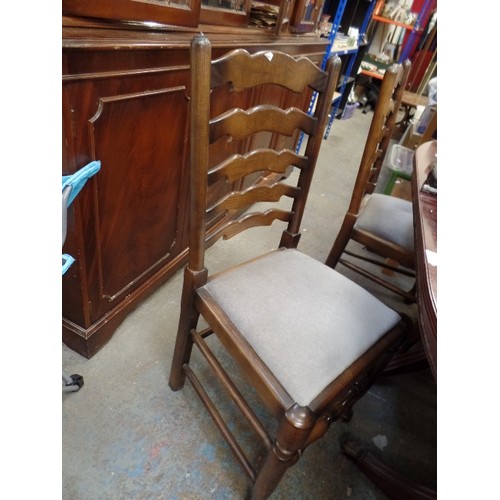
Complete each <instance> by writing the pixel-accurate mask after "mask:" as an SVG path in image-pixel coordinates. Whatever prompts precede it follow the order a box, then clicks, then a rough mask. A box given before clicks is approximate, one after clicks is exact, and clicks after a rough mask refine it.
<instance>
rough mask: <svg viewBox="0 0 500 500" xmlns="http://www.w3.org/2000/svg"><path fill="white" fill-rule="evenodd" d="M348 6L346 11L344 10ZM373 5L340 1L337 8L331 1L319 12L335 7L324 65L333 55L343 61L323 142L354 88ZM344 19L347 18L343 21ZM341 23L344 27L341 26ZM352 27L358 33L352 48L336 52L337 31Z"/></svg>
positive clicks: (358, 0) (371, 0)
mask: <svg viewBox="0 0 500 500" xmlns="http://www.w3.org/2000/svg"><path fill="white" fill-rule="evenodd" d="M348 4H349V8H348V9H346V7H347V6H348ZM375 4H376V1H375V0H340V1H338V2H337V4H336V2H335V0H332V1H331V2H326V3H325V8H324V10H323V12H324V13H328V10H329V9H332V8H335V7H336V8H335V14H334V17H333V21H332V29H331V31H330V35H329V37H328V38H329V44H328V47H327V51H326V54H325V63H326V60H327V59H328V57H330V56H331V55H332V54H337V55H339V56H340V57H341V58H342V59H343V61H342V66H343V68H342V76H341V78H340V84H339V88H338V92H339V94H340V97H339V98H338V99H336V100H335V101H334V102H333V103H332V111H331V114H330V119H329V120H328V125H327V127H326V130H325V135H324V138H325V139H327V138H328V136H329V135H330V129H331V127H332V124H333V121H334V120H335V118H340V117H341V116H342V113H343V112H344V107H345V105H346V103H347V99H348V97H349V93H350V91H351V88H352V85H353V84H354V81H355V78H356V74H357V72H358V68H359V65H360V64H361V60H362V55H363V53H364V49H365V47H366V45H367V44H366V42H365V35H366V30H367V28H368V24H369V22H370V20H371V18H372V13H373V9H374V7H375ZM346 16H348V17H347V18H346ZM343 20H344V21H343ZM346 21H347V25H346ZM343 22H344V25H342V23H343ZM354 23H356V24H354ZM353 26H354V27H356V28H358V30H359V34H358V39H357V41H356V44H355V45H354V46H353V47H349V48H339V47H338V46H336V44H335V39H336V38H337V35H338V33H339V29H340V28H341V27H342V28H343V29H344V31H347V29H348V28H350V27H353ZM360 51H361V52H360Z"/></svg>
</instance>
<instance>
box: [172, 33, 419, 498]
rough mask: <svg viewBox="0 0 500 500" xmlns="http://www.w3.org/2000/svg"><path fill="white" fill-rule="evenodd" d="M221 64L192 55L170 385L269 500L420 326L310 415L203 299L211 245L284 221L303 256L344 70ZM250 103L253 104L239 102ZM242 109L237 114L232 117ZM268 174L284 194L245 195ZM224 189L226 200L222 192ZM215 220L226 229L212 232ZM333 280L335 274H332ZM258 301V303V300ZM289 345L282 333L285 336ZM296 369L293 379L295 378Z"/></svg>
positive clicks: (341, 379) (362, 362)
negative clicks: (228, 365) (198, 410)
mask: <svg viewBox="0 0 500 500" xmlns="http://www.w3.org/2000/svg"><path fill="white" fill-rule="evenodd" d="M212 59H213V57H212V55H211V44H210V42H209V41H208V39H207V38H205V37H204V36H203V35H199V36H196V37H195V38H194V39H193V43H192V48H191V68H192V71H191V78H192V81H191V85H190V92H191V93H190V102H191V108H190V113H191V118H190V122H191V124H190V134H191V140H190V165H191V176H190V190H189V191H190V209H189V213H190V216H189V217H190V221H189V227H190V231H189V257H188V263H187V266H186V268H185V272H184V284H183V290H182V297H181V314H180V318H179V328H178V333H177V339H176V344H175V350H174V355H173V359H172V367H171V372H170V377H169V385H170V387H171V388H172V389H173V390H180V389H181V388H182V387H183V386H184V383H185V380H186V378H188V380H189V381H190V382H191V383H192V385H193V387H194V388H195V391H196V393H197V394H198V395H199V397H200V398H201V400H202V402H203V404H204V405H205V407H206V409H207V411H208V412H209V414H210V415H211V416H212V418H213V419H214V422H215V424H216V425H217V427H218V429H219V430H220V431H221V433H222V435H223V437H224V438H225V439H226V441H227V442H228V444H229V446H230V448H231V450H232V451H233V452H234V454H235V457H236V458H237V459H238V461H239V462H240V464H241V466H242V468H243V470H244V471H245V472H246V473H247V475H248V476H249V478H250V480H251V481H252V482H253V483H254V486H253V490H252V496H251V497H252V498H253V499H264V498H268V497H269V496H270V495H271V494H272V492H273V491H274V489H275V488H276V486H277V485H278V484H279V481H280V480H281V478H282V476H283V474H284V473H285V472H286V470H287V469H288V468H289V467H290V466H291V465H293V464H294V463H295V462H296V461H297V460H298V459H299V457H300V455H301V453H302V451H303V450H304V449H305V448H306V447H307V446H308V445H309V444H311V443H313V442H314V441H316V440H317V439H320V438H321V437H322V436H323V435H324V433H325V432H326V431H327V429H328V427H329V425H330V423H331V422H332V421H334V420H338V419H344V420H348V419H349V418H350V417H351V413H352V405H353V404H354V403H355V401H357V400H358V399H359V398H360V397H361V396H362V395H363V394H364V393H365V392H366V390H367V389H368V387H370V385H371V384H372V382H373V380H374V378H375V377H376V376H377V374H378V373H380V371H381V370H382V369H383V366H384V364H385V363H387V361H388V360H389V358H390V357H391V356H392V354H393V353H394V352H395V350H397V349H398V348H399V347H400V345H401V343H402V342H403V341H404V340H405V336H406V334H407V333H408V331H409V329H410V328H411V324H410V323H409V321H406V320H402V321H401V322H400V323H399V324H397V325H396V326H395V327H394V328H392V329H391V330H390V331H388V332H387V333H386V334H385V335H383V336H382V337H381V338H380V340H378V341H377V342H374V344H373V345H372V346H371V347H369V348H368V350H367V351H366V352H365V353H364V354H363V355H361V357H360V358H358V359H357V360H355V361H354V362H353V363H352V364H351V365H350V366H349V368H347V369H346V370H345V371H344V372H342V373H341V374H340V375H339V376H337V377H336V378H335V379H334V380H332V381H331V382H330V383H329V384H327V385H326V387H325V388H324V389H323V390H322V391H320V393H319V394H318V395H317V396H316V397H315V398H314V399H313V400H312V401H310V402H309V404H308V405H307V406H301V405H299V404H298V403H297V402H296V401H294V399H293V397H292V396H291V395H290V394H289V393H288V392H287V391H286V390H285V388H284V385H283V382H282V381H280V380H279V378H278V376H277V375H276V374H274V373H273V372H272V370H271V369H270V368H269V367H268V366H267V365H266V364H265V362H264V361H263V360H262V359H261V358H260V357H259V356H258V354H257V353H256V352H255V351H254V350H253V348H252V347H251V344H250V342H249V341H248V340H247V337H245V332H244V331H240V330H239V329H238V328H237V326H236V325H235V322H234V321H233V319H234V318H231V316H230V314H228V312H227V309H225V308H224V305H223V304H221V303H219V302H218V301H217V300H216V299H215V298H214V296H213V295H212V294H211V293H210V291H209V290H208V289H207V288H206V287H205V285H206V284H207V283H208V282H210V281H211V280H214V279H215V280H216V279H217V277H216V276H215V277H214V276H209V272H208V270H207V268H206V267H205V250H206V248H207V246H208V245H207V243H208V242H210V243H212V242H213V241H215V240H216V239H218V238H220V237H224V239H227V238H228V237H231V236H233V235H234V234H237V233H239V232H241V231H243V230H245V229H247V228H249V227H254V226H257V225H263V226H268V225H269V224H271V223H272V222H273V221H283V222H285V229H284V231H283V233H282V236H281V241H280V242H279V247H280V249H282V250H284V249H285V248H296V247H297V244H298V241H299V238H300V233H299V229H300V222H301V219H302V215H303V212H304V208H305V203H306V199H307V195H308V191H309V187H310V183H311V180H312V176H313V172H314V168H315V165H316V161H317V157H318V153H319V150H320V146H321V143H322V140H323V139H322V138H323V133H324V129H325V126H326V123H327V121H328V113H329V110H330V106H331V100H332V96H333V92H334V89H335V86H336V84H337V81H338V77H339V70H340V60H339V59H338V57H335V58H330V59H329V60H328V63H327V66H326V70H325V71H322V70H321V69H320V68H319V67H316V66H314V65H313V64H312V63H311V61H310V60H308V59H306V58H298V59H293V58H291V57H290V56H288V55H287V54H284V53H281V52H277V51H270V50H266V51H264V52H259V53H256V54H250V53H248V52H247V51H245V50H242V49H238V50H234V51H231V52H230V53H229V54H227V55H224V56H223V57H221V58H218V59H216V60H214V61H212ZM262 84H265V85H267V86H271V85H272V86H277V87H278V88H280V89H282V92H284V94H283V95H282V99H280V101H279V102H274V103H271V102H269V98H270V96H271V95H272V94H271V93H270V92H261V91H260V90H259V88H260V87H261V86H262ZM254 85H255V86H256V87H255V88H254V89H252V90H251V89H250V88H249V87H250V86H254ZM227 87H229V88H230V89H231V90H232V94H233V96H232V98H231V99H229V98H226V99H225V100H224V99H223V100H221V99H220V98H219V95H218V93H217V92H218V90H219V89H221V88H227ZM312 91H316V92H318V98H317V101H316V107H315V110H314V113H313V114H312V115H308V114H306V113H304V112H303V111H300V110H298V109H295V108H294V106H293V105H292V106H289V103H290V102H293V98H292V97H289V95H291V96H293V95H295V96H296V98H297V97H298V96H302V95H303V94H304V93H306V94H307V95H310V93H311V92H312ZM249 92H250V94H251V95H253V96H254V99H252V100H247V99H245V98H243V99H242V98H241V97H238V96H239V95H240V94H241V95H243V96H245V95H247V94H248V93H249ZM242 102H244V103H245V104H246V106H245V107H244V108H241V104H242ZM298 102H300V99H299V101H298ZM235 106H236V107H237V109H234V107H235ZM226 108H227V109H226ZM240 108H241V109H240ZM297 127H298V128H299V129H300V130H301V131H302V132H304V133H305V134H306V135H305V136H304V137H305V142H304V145H305V149H304V150H303V153H302V154H296V153H295V152H294V151H293V150H294V145H295V140H291V139H292V138H294V137H296V135H297V134H296V133H295V132H294V131H295V130H296V129H297ZM259 128H260V129H262V131H263V132H265V133H266V134H268V133H272V134H279V137H281V136H284V137H287V138H288V140H273V141H271V144H269V141H264V142H263V143H261V142H260V141H258V140H256V141H249V139H248V138H249V137H251V136H254V135H255V134H256V132H257V130H259ZM249 144H251V150H250V151H249V150H248V145H249ZM301 151H302V150H301ZM223 153H224V154H223ZM292 165H294V166H295V167H296V168H297V169H298V171H299V172H298V173H299V175H297V176H294V177H292V176H289V177H288V178H286V179H284V181H286V185H285V184H284V183H282V182H281V180H283V179H282V178H283V174H284V172H286V171H287V167H291V166H292ZM259 171H262V174H263V175H264V176H265V177H266V178H268V177H269V176H270V175H271V174H272V175H274V178H275V182H274V183H273V184H271V185H266V186H255V185H251V186H250V187H245V186H244V185H243V183H241V184H239V183H238V179H242V178H245V177H246V176H248V175H251V176H252V175H254V174H255V173H256V172H259ZM294 179H295V180H294ZM221 181H222V182H223V184H224V183H225V185H226V189H224V187H221V186H220V183H221ZM214 186H216V189H214ZM217 197H218V198H219V199H217ZM282 198H284V199H286V198H289V200H288V201H289V203H288V206H289V207H285V208H283V206H284V205H285V204H284V203H281V204H280V208H278V209H275V208H271V204H272V202H276V201H278V200H279V199H282ZM281 201H284V200H281ZM256 202H267V203H266V211H265V212H264V213H259V212H258V211H257V210H258V209H257V208H256V207H252V212H251V213H250V214H247V213H245V214H243V215H240V212H242V211H243V210H244V209H246V208H247V207H248V206H249V205H253V204H254V203H256ZM259 206H260V205H259ZM254 211H255V212H254ZM227 212H229V213H230V214H232V215H233V214H234V216H232V217H229V218H226V219H225V220H220V219H218V218H217V216H218V215H219V214H223V213H227ZM207 220H217V221H218V222H217V224H216V226H215V228H214V230H211V229H210V227H209V224H207ZM283 253H284V252H283ZM277 255H280V254H279V253H278V254H277ZM247 264H248V263H240V264H238V265H236V266H235V267H234V268H232V269H229V270H226V271H224V274H226V273H230V272H231V271H232V270H234V269H238V268H240V267H241V266H245V265H247ZM315 264H319V263H316V262H315ZM320 265H321V264H320ZM325 270H328V271H330V270H329V269H327V268H326V267H325ZM291 272H292V271H290V273H291ZM212 282H213V281H212ZM259 292H260V290H259V291H257V290H256V291H254V293H256V294H257V293H259ZM281 300H283V299H281ZM269 307H272V308H273V311H274V314H275V315H279V314H280V313H281V311H282V306H280V305H278V304H269ZM263 313H264V311H263ZM357 314H358V313H356V315H357ZM200 317H202V318H203V319H204V321H205V322H206V323H207V324H208V329H205V330H203V331H201V332H197V331H196V328H197V324H198V320H199V318H200ZM315 321H316V318H310V323H311V324H313V323H314V322H315ZM212 333H214V334H215V335H216V337H217V339H218V340H219V341H220V343H221V344H222V346H223V347H224V348H225V349H226V350H227V352H228V353H229V355H230V356H231V357H232V358H233V359H234V361H235V363H236V364H237V365H238V367H239V368H240V371H241V373H242V374H243V376H244V378H245V379H246V380H247V382H248V383H249V384H251V385H252V386H253V387H254V389H255V390H256V392H257V394H258V396H259V398H260V400H261V401H262V402H263V403H264V405H265V406H266V407H267V408H268V410H269V411H270V413H271V414H272V415H273V416H274V417H275V418H276V420H277V423H278V428H277V432H276V434H275V435H273V436H270V435H269V434H268V432H267V430H266V429H265V428H264V427H263V425H262V424H261V423H260V422H259V420H258V419H257V417H256V415H255V413H254V411H253V410H252V408H251V407H250V406H249V404H248V403H247V402H246V401H245V400H244V396H243V394H242V393H240V391H239V390H238V389H237V388H236V386H235V384H234V383H233V382H232V381H231V379H230V376H229V375H228V373H226V372H225V370H224V369H223V368H222V366H221V364H220V363H219V361H218V360H217V357H216V355H215V352H214V351H212V350H211V349H210V347H209V346H208V344H207V343H206V342H205V340H204V339H205V337H207V336H208V335H210V334H212ZM283 333H284V332H279V331H276V332H275V334H276V335H277V336H280V335H283ZM311 341H314V340H313V339H311ZM193 347H197V348H198V349H199V350H200V351H201V353H202V355H203V356H204V357H205V359H206V360H207V362H208V365H209V366H210V367H211V368H212V370H213V372H214V374H215V375H216V377H217V378H218V380H219V381H220V383H221V384H222V386H223V387H224V388H225V389H226V391H227V393H228V395H229V396H230V397H231V398H232V400H233V401H234V402H235V403H236V405H237V407H238V408H239V409H240V410H241V412H242V414H243V416H244V417H246V418H247V420H248V421H249V423H250V425H251V427H252V428H253V429H254V430H255V432H256V433H257V435H258V436H259V437H260V438H261V439H262V441H263V444H264V448H265V452H266V458H265V460H264V462H263V465H262V466H261V468H260V469H259V470H256V469H255V468H254V467H253V465H252V463H251V462H250V460H249V459H248V457H247V456H246V455H245V453H244V451H243V449H242V448H241V447H240V445H239V444H238V442H237V440H236V438H235V436H234V435H233V434H232V433H231V431H230V429H229V427H228V426H227V425H226V423H225V422H224V420H223V418H222V416H221V414H220V413H219V411H218V410H217V407H216V406H215V404H214V402H213V401H212V400H211V399H210V397H209V395H208V391H206V389H205V388H204V385H203V383H202V381H201V380H200V379H199V378H198V376H197V375H196V374H195V373H194V371H193V367H192V366H191V365H190V358H191V352H192V349H193ZM283 354H285V353H283ZM290 368H291V370H292V371H294V370H295V368H294V367H292V366H291V367H290ZM211 378H212V377H210V379H211Z"/></svg>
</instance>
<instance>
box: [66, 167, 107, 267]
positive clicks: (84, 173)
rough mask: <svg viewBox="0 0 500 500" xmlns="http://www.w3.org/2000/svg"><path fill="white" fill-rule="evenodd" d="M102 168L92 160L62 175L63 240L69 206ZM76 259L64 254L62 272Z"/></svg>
mask: <svg viewBox="0 0 500 500" xmlns="http://www.w3.org/2000/svg"><path fill="white" fill-rule="evenodd" d="M100 168H101V162H100V161H97V160H96V161H92V162H90V163H89V164H88V165H85V167H83V168H81V169H80V170H78V171H77V172H75V173H74V174H71V175H63V176H62V241H63V245H64V240H65V239H66V217H67V210H68V207H69V206H70V205H71V203H73V200H74V199H75V198H76V196H77V195H78V193H79V192H80V191H81V190H82V188H83V186H85V183H86V182H87V180H88V179H90V178H91V177H92V176H93V175H95V174H96V173H97V172H99V170H100ZM73 262H75V259H74V258H73V257H72V256H71V255H69V254H63V256H62V274H64V273H65V272H66V271H67V270H68V269H69V267H70V266H71V264H73Z"/></svg>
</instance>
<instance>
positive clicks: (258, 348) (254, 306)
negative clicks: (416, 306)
mask: <svg viewBox="0 0 500 500" xmlns="http://www.w3.org/2000/svg"><path fill="white" fill-rule="evenodd" d="M202 289H204V290H206V291H207V292H208V293H209V294H210V295H211V297H212V298H213V299H215V301H216V302H217V303H218V304H219V306H220V307H221V309H222V310H223V311H224V313H225V314H226V315H227V317H228V318H229V319H230V321H231V322H232V323H233V324H234V325H235V326H236V327H237V328H238V330H239V331H240V333H241V334H242V336H243V337H244V338H245V339H246V340H247V342H248V343H249V344H250V345H251V346H252V348H253V349H254V351H255V352H256V353H257V354H258V356H259V357H260V358H261V359H262V360H263V361H264V363H265V364H266V365H267V366H268V367H269V368H270V370H271V371H272V372H273V373H274V375H275V376H276V377H277V379H278V380H279V382H280V383H281V384H282V386H283V387H284V388H285V390H286V391H287V392H288V394H289V395H290V396H291V397H292V399H293V400H294V401H296V402H297V403H299V404H300V405H303V406H307V405H308V404H309V403H310V402H311V401H312V400H313V399H314V397H315V396H317V395H318V394H319V393H320V392H321V391H322V390H323V389H324V388H325V387H326V386H327V385H328V384H329V383H330V382H331V381H333V380H334V379H335V378H336V377H337V376H338V375H340V374H341V373H342V372H343V371H344V370H345V369H346V368H348V367H349V366H350V365H352V363H353V362H354V361H355V360H357V359H358V358H359V357H360V356H361V355H362V354H363V353H364V352H366V351H367V350H368V349H369V348H370V347H371V346H372V345H373V344H374V343H375V342H376V341H377V340H379V339H380V337H382V335H384V334H385V333H386V332H387V331H388V330H390V329H391V328H393V327H394V326H396V325H397V323H398V322H399V321H400V319H401V318H400V316H399V315H398V314H397V313H396V312H395V311H393V310H392V309H389V308H388V307H387V306H385V305H384V304H383V303H382V302H380V301H379V300H378V299H376V298H375V297H374V296H373V295H371V294H370V293H368V292H367V291H365V290H364V289H363V288H361V287H360V286H358V285H356V284H355V283H354V282H352V281H350V280H348V279H347V278H345V277H344V276H342V275H341V274H340V273H338V272H337V271H334V270H333V269H330V268H329V267H327V266H325V265H323V264H322V263H320V262H318V261H316V260H315V259H313V258H311V257H308V256H307V255H305V254H303V253H301V252H299V251H297V250H293V249H288V250H277V251H275V252H271V253H269V254H266V255H265V256H263V257H259V258H258V259H255V260H253V261H250V262H249V263H246V264H244V265H242V266H239V267H237V268H236V269H233V270H231V271H229V272H227V273H222V274H219V275H217V276H214V277H213V279H212V280H211V281H209V282H208V283H207V284H206V285H205V286H204V287H202ZM269 304H273V307H272V308H270V307H269ZM311 318H315V320H314V321H311ZM278 332H279V335H278V334H277V333H278ZM284 353H286V356H284Z"/></svg>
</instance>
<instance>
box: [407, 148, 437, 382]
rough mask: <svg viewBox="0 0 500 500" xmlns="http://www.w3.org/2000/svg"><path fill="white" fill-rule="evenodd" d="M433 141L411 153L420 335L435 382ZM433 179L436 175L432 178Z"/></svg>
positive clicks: (435, 151) (435, 241) (435, 161)
mask: <svg viewBox="0 0 500 500" xmlns="http://www.w3.org/2000/svg"><path fill="white" fill-rule="evenodd" d="M436 154H437V141H429V142H426V143H424V144H421V145H420V146H419V147H418V148H417V150H416V152H415V160H414V162H415V163H414V172H413V176H412V201H413V220H414V229H415V266H416V276H417V304H418V320H419V328H420V335H421V338H422V343H423V345H424V349H425V354H426V356H427V360H428V361H429V366H430V368H431V371H432V374H433V375H434V379H435V380H436V381H437V189H436V190H434V189H432V187H430V186H429V184H428V182H427V181H428V179H429V175H430V176H431V177H432V172H433V167H434V166H435V165H436V169H435V171H436V172H437V156H436ZM436 176H437V175H436Z"/></svg>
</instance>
